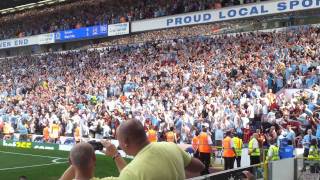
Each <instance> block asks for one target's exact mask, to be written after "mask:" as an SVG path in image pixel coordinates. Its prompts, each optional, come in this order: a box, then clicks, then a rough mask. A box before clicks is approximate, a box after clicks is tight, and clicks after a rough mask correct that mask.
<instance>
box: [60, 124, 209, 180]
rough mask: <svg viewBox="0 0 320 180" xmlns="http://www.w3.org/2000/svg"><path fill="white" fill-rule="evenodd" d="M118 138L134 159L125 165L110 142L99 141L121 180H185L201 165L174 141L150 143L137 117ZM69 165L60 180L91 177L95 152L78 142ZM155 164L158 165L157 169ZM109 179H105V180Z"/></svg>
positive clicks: (88, 145) (200, 168)
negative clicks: (115, 166) (187, 175)
mask: <svg viewBox="0 0 320 180" xmlns="http://www.w3.org/2000/svg"><path fill="white" fill-rule="evenodd" d="M117 139H118V140H119V146H120V148H121V149H122V150H123V151H124V152H125V153H126V154H128V155H131V156H135V158H134V159H133V160H132V161H131V162H130V163H129V164H128V165H127V163H126V162H125V160H124V159H123V158H122V157H121V156H120V154H119V152H118V151H117V149H116V147H115V146H114V145H113V144H111V143H110V142H109V141H106V140H103V141H101V143H102V145H103V146H104V147H105V150H104V151H103V152H104V153H105V154H106V155H107V156H110V157H112V158H113V160H114V161H115V163H116V165H117V167H118V170H119V172H120V175H119V177H118V178H115V179H121V180H129V179H130V180H143V179H146V180H147V179H153V180H162V179H166V180H171V179H172V180H173V179H181V180H182V179H185V178H186V176H185V174H193V175H195V174H197V175H200V172H201V171H202V170H203V169H204V165H203V164H202V163H201V162H200V161H199V160H197V159H195V158H191V157H190V156H189V155H188V154H187V153H185V152H184V151H183V150H182V149H180V148H179V147H178V146H177V145H176V144H174V143H167V142H161V143H150V142H149V141H148V138H147V136H146V133H145V131H144V128H143V125H142V124H141V123H140V122H139V121H137V120H128V121H126V122H124V123H122V124H121V125H120V127H119V128H118V129H117ZM70 163H71V166H70V167H69V168H68V169H67V170H66V172H65V173H64V174H63V176H62V177H61V180H69V179H74V178H76V179H81V180H82V179H90V178H92V177H93V172H94V165H95V155H94V151H93V147H92V146H91V145H90V144H88V143H80V144H77V145H75V146H74V147H73V149H72V150H71V152H70ZM156 167H161V170H159V169H158V168H156ZM108 179H112V178H105V180H108Z"/></svg>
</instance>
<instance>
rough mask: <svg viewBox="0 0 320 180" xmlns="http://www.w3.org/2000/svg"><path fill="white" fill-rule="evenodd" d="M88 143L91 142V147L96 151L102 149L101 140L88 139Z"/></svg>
mask: <svg viewBox="0 0 320 180" xmlns="http://www.w3.org/2000/svg"><path fill="white" fill-rule="evenodd" d="M88 143H89V144H91V146H92V147H93V149H94V150H95V151H97V150H99V151H102V150H103V145H102V144H101V142H97V141H95V140H93V141H89V142H88Z"/></svg>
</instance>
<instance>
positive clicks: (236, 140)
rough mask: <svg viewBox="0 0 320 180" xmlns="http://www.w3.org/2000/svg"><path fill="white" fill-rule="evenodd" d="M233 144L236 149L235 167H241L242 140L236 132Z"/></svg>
mask: <svg viewBox="0 0 320 180" xmlns="http://www.w3.org/2000/svg"><path fill="white" fill-rule="evenodd" d="M232 141H233V145H234V148H235V151H236V162H237V167H238V168H239V167H241V156H242V147H243V142H242V139H240V137H239V136H238V135H237V134H236V135H235V136H234V137H233V138H232Z"/></svg>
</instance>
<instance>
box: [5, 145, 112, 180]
mask: <svg viewBox="0 0 320 180" xmlns="http://www.w3.org/2000/svg"><path fill="white" fill-rule="evenodd" d="M30 154H31V155H33V156H31V155H30ZM68 155H69V152H66V151H52V150H38V149H21V148H12V147H3V146H0V162H1V163H0V179H1V180H17V179H18V177H19V176H22V175H24V176H27V178H28V179H29V180H57V179H59V177H60V176H61V175H62V173H63V172H64V171H65V170H66V169H67V168H68V166H69V164H68V162H67V161H68ZM48 156H50V157H48ZM57 158H60V159H57ZM53 160H55V161H56V162H59V163H58V164H55V163H53ZM62 162H63V163H62ZM26 166H32V167H26ZM95 176H96V177H108V176H118V170H117V168H116V165H115V163H114V162H113V160H112V159H111V158H109V157H106V156H103V155H97V162H96V171H95Z"/></svg>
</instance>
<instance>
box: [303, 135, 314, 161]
mask: <svg viewBox="0 0 320 180" xmlns="http://www.w3.org/2000/svg"><path fill="white" fill-rule="evenodd" d="M312 139H317V138H316V137H315V136H313V135H312V129H308V130H307V134H306V135H305V136H304V137H303V140H302V145H303V149H304V151H303V157H308V155H309V149H310V144H311V141H312Z"/></svg>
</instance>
